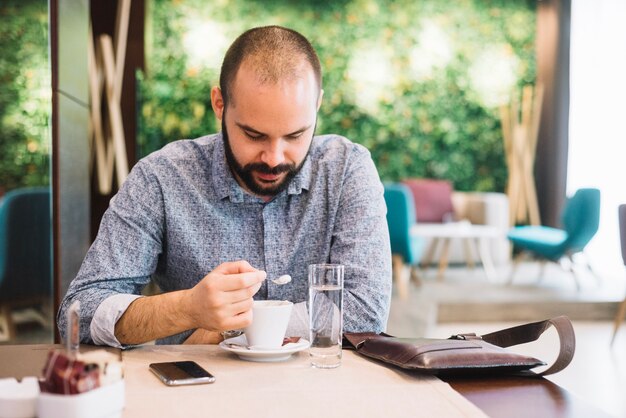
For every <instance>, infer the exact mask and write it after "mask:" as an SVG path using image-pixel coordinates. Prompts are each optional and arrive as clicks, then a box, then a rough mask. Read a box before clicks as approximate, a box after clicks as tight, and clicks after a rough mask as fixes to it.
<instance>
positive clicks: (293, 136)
mask: <svg viewBox="0 0 626 418" xmlns="http://www.w3.org/2000/svg"><path fill="white" fill-rule="evenodd" d="M301 136H302V132H300V133H297V134H293V135H288V136H287V138H288V139H298V138H300V137H301Z"/></svg>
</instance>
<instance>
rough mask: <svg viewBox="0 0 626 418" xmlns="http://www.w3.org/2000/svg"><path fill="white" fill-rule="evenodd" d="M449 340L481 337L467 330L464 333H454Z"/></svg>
mask: <svg viewBox="0 0 626 418" xmlns="http://www.w3.org/2000/svg"><path fill="white" fill-rule="evenodd" d="M448 339H449V340H482V339H483V337H481V336H480V335H476V333H475V332H468V333H466V334H454V335H452V336H451V337H450V338H448Z"/></svg>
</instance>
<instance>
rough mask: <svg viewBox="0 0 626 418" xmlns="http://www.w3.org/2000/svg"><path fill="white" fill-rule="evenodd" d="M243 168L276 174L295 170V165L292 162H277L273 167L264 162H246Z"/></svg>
mask: <svg viewBox="0 0 626 418" xmlns="http://www.w3.org/2000/svg"><path fill="white" fill-rule="evenodd" d="M243 169H244V170H245V171H248V172H250V171H256V172H259V173H263V174H270V175H276V174H280V173H290V172H294V171H296V167H295V165H293V164H278V165H277V166H275V167H270V166H269V165H267V164H265V163H250V164H246V165H245V166H244V167H243Z"/></svg>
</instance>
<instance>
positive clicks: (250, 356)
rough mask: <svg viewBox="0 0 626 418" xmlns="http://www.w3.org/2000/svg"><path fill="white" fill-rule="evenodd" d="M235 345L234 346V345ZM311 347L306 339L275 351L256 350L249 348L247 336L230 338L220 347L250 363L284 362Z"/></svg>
mask: <svg viewBox="0 0 626 418" xmlns="http://www.w3.org/2000/svg"><path fill="white" fill-rule="evenodd" d="M233 344H234V345H233ZM309 345H311V344H310V343H309V342H308V341H307V340H305V339H304V338H300V341H298V342H297V343H289V344H285V345H283V346H282V347H281V348H275V349H255V348H247V347H248V341H246V336H245V335H240V336H238V337H234V338H229V339H227V340H224V341H222V342H221V343H220V344H219V346H220V348H221V349H223V350H226V351H230V352H231V353H235V354H237V355H238V356H239V358H240V359H242V360H248V361H265V362H271V361H284V360H287V359H288V358H289V357H291V355H292V354H293V353H297V352H298V351H302V350H304V349H306V348H308V347H309Z"/></svg>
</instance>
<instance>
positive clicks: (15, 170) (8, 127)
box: [0, 0, 52, 190]
mask: <svg viewBox="0 0 626 418" xmlns="http://www.w3.org/2000/svg"><path fill="white" fill-rule="evenodd" d="M50 93H51V87H50V64H49V61H48V3H47V1H45V0H43V1H42V0H36V1H34V0H31V1H6V2H3V4H2V6H0V188H1V189H4V190H11V189H14V188H17V187H23V186H38V185H47V184H49V179H50V175H49V160H50V133H49V120H50V112H51V107H52V106H51V100H50Z"/></svg>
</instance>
